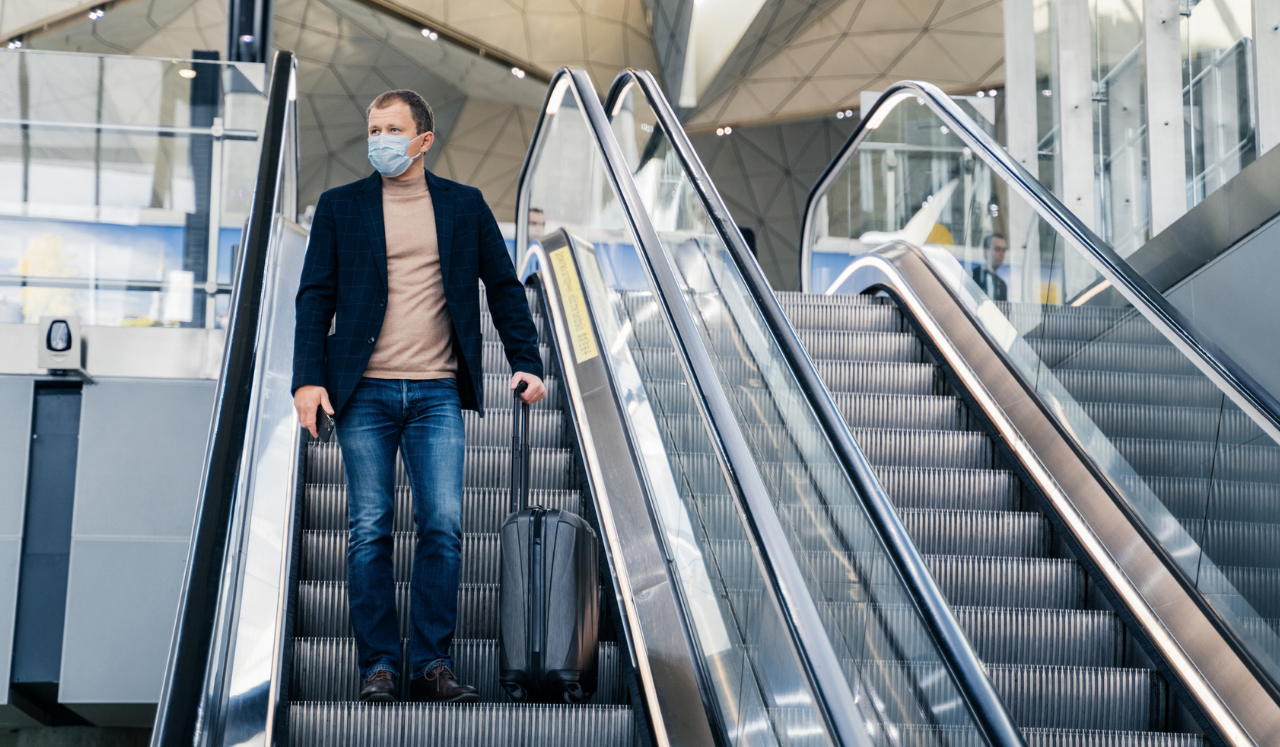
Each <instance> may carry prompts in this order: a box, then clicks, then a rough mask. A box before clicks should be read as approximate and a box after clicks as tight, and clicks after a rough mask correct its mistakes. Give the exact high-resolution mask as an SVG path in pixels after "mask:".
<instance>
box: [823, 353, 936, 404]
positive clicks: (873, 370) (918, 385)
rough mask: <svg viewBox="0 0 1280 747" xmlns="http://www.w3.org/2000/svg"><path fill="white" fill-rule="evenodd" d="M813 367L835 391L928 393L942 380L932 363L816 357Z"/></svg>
mask: <svg viewBox="0 0 1280 747" xmlns="http://www.w3.org/2000/svg"><path fill="white" fill-rule="evenodd" d="M813 367H814V368H815V369H816V370H817V372H818V378H820V379H822V383H823V384H824V385H825V386H826V387H827V389H828V390H830V391H832V392H853V393H859V394H903V395H915V396H927V395H931V394H933V393H934V392H935V391H937V390H938V389H939V388H940V382H941V378H940V377H941V373H940V372H939V369H938V367H937V366H934V365H933V364H930V363H881V362H878V361H832V360H815V361H814V362H813Z"/></svg>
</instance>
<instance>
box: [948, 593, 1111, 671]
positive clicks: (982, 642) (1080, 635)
mask: <svg viewBox="0 0 1280 747" xmlns="http://www.w3.org/2000/svg"><path fill="white" fill-rule="evenodd" d="M952 611H953V612H954V613H955V616H956V619H957V620H958V621H959V623H960V627H962V628H964V632H965V635H966V636H968V638H969V642H970V643H971V644H973V648H974V651H976V652H977V654H978V658H980V659H982V660H983V661H984V662H987V663H988V664H1041V665H1044V664H1057V665H1064V666H1075V667H1118V666H1121V665H1122V664H1123V659H1124V626H1123V625H1122V624H1121V623H1120V619H1119V618H1118V617H1116V615H1115V614H1114V613H1112V612H1105V611H1101V610H1043V609H1039V610H1037V609H1004V608H998V607H954V608H953V609H952Z"/></svg>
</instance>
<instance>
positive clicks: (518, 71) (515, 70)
mask: <svg viewBox="0 0 1280 747" xmlns="http://www.w3.org/2000/svg"><path fill="white" fill-rule="evenodd" d="M511 74H512V75H514V76H516V77H517V78H523V77H524V71H523V70H521V69H520V68H518V67H513V68H511Z"/></svg>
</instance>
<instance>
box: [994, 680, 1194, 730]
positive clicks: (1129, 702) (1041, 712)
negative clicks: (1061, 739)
mask: <svg viewBox="0 0 1280 747" xmlns="http://www.w3.org/2000/svg"><path fill="white" fill-rule="evenodd" d="M987 671H988V672H989V673H990V675H991V684H993V685H995V688H996V692H998V693H1000V697H1001V698H1002V699H1003V700H1004V702H1005V705H1006V706H1007V707H1008V708H1009V715H1010V716H1012V717H1013V720H1014V721H1016V722H1017V723H1018V724H1019V725H1020V726H1022V727H1024V728H1035V727H1042V728H1056V729H1097V730H1104V731H1145V730H1151V731H1163V730H1164V729H1165V728H1167V725H1168V724H1167V722H1168V717H1169V713H1168V711H1169V693H1168V685H1167V684H1165V681H1164V678H1163V677H1161V676H1160V675H1159V674H1157V673H1156V672H1154V671H1152V670H1148V669H1116V668H1113V667H1057V666H1053V667H1041V666H1021V665H1015V664H991V665H988V667H987Z"/></svg>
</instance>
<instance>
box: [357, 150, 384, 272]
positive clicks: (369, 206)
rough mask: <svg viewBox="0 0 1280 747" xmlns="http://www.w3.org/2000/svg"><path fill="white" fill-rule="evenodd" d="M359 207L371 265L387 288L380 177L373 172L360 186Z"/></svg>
mask: <svg viewBox="0 0 1280 747" xmlns="http://www.w3.org/2000/svg"><path fill="white" fill-rule="evenodd" d="M356 204H357V205H358V206H359V207H360V217H361V220H362V222H363V223H364V231H363V233H364V235H365V237H366V238H367V239H368V240H369V248H370V249H371V250H372V251H373V263H374V264H375V265H377V267H378V274H379V275H381V276H382V287H383V288H386V287H388V286H387V229H386V225H385V224H383V222H382V176H381V175H380V174H378V172H376V171H375V172H373V173H372V174H370V175H369V176H368V178H366V179H365V180H364V182H363V183H362V184H361V185H360V194H359V196H358V197H357V198H356Z"/></svg>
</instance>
